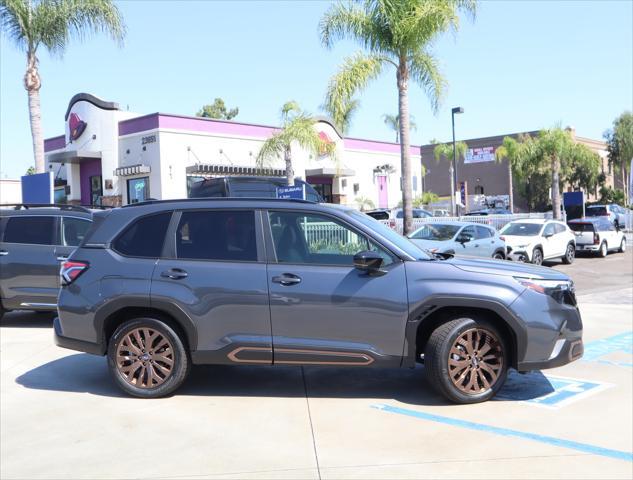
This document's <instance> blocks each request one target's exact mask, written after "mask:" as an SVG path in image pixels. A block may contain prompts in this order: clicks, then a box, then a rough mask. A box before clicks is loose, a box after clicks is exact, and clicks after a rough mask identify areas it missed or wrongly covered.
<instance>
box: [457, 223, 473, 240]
mask: <svg viewBox="0 0 633 480" xmlns="http://www.w3.org/2000/svg"><path fill="white" fill-rule="evenodd" d="M459 235H460V236H461V237H469V238H470V239H471V240H472V239H475V238H477V233H476V231H475V227H474V226H473V225H469V226H467V227H464V229H463V230H462V231H461V232H460V234H459Z"/></svg>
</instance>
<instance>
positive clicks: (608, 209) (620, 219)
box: [585, 203, 627, 228]
mask: <svg viewBox="0 0 633 480" xmlns="http://www.w3.org/2000/svg"><path fill="white" fill-rule="evenodd" d="M626 215H627V211H626V209H625V208H622V207H621V206H620V205H617V204H615V203H610V204H608V205H590V206H588V207H587V208H586V209H585V216H586V217H605V218H608V219H609V221H610V222H611V223H612V224H613V225H615V227H616V228H624V227H625V225H626Z"/></svg>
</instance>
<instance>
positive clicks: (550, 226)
mask: <svg viewBox="0 0 633 480" xmlns="http://www.w3.org/2000/svg"><path fill="white" fill-rule="evenodd" d="M554 233H555V227H554V224H553V223H548V224H547V225H545V230H543V236H545V235H554Z"/></svg>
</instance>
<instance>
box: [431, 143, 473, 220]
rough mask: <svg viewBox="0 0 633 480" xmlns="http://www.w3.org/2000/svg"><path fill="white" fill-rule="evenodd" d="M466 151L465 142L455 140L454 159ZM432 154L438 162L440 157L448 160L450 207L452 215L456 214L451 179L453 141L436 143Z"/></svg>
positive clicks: (462, 157)
mask: <svg viewBox="0 0 633 480" xmlns="http://www.w3.org/2000/svg"><path fill="white" fill-rule="evenodd" d="M467 151H468V145H467V144H466V142H455V161H456V162H457V161H459V160H460V159H464V158H466V152H467ZM433 156H434V157H435V161H436V162H438V163H439V161H440V159H441V158H442V157H444V158H445V159H446V160H448V161H449V162H450V167H449V168H448V171H449V172H450V182H451V209H452V215H456V214H457V210H456V208H455V183H454V181H453V178H454V174H453V172H454V168H455V166H454V165H453V143H452V142H451V143H438V144H437V145H436V146H435V148H434V149H433Z"/></svg>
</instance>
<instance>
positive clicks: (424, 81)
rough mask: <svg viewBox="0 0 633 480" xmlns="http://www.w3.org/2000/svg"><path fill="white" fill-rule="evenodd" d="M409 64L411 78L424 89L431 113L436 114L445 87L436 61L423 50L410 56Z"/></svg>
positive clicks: (444, 80)
mask: <svg viewBox="0 0 633 480" xmlns="http://www.w3.org/2000/svg"><path fill="white" fill-rule="evenodd" d="M410 62H411V66H410V74H411V78H412V79H413V80H414V81H415V82H416V83H417V84H418V85H420V87H422V89H424V91H425V92H426V95H427V97H428V98H429V101H430V102H431V107H432V108H433V111H434V112H437V111H438V109H439V107H440V105H441V103H442V100H443V99H444V95H445V91H446V86H447V82H446V79H445V78H444V76H443V75H442V73H441V72H440V69H439V65H438V62H437V59H436V58H435V57H434V56H433V55H431V54H430V53H428V52H427V51H425V50H418V51H416V52H414V53H413V54H412V55H411V59H410Z"/></svg>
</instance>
